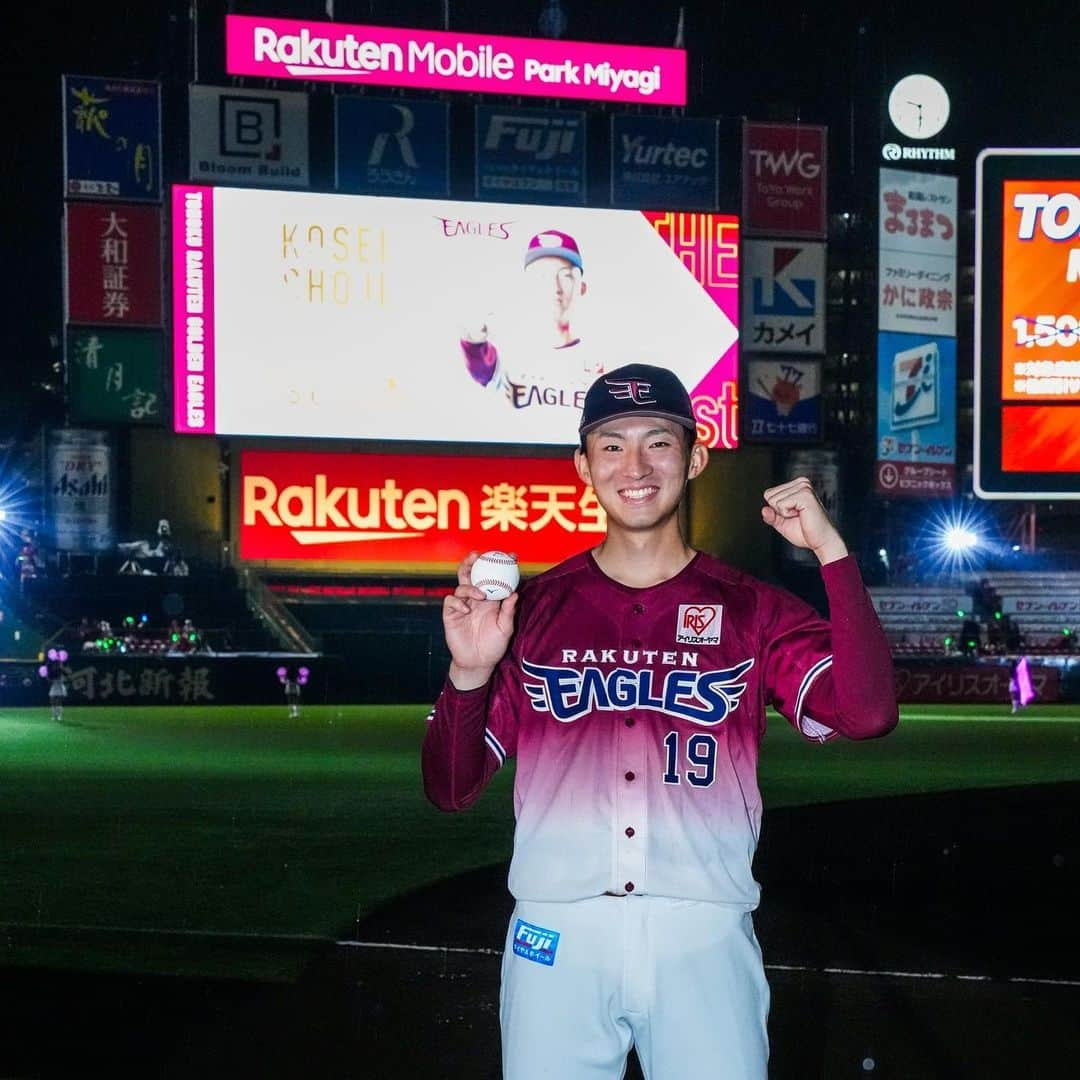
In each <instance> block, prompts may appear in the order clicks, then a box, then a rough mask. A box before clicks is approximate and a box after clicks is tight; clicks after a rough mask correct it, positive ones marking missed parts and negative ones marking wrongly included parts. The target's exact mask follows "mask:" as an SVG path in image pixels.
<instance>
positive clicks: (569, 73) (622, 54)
mask: <svg viewBox="0 0 1080 1080" xmlns="http://www.w3.org/2000/svg"><path fill="white" fill-rule="evenodd" d="M225 69H226V71H227V72H228V74H230V75H256V76H259V77H261V78H264V79H309V80H313V81H318V82H326V81H330V82H348V83H360V84H363V85H368V86H401V87H412V88H416V89H426V90H463V91H466V92H468V93H473V94H477V93H479V94H513V95H519V94H520V95H529V96H534V97H547V98H577V99H584V100H590V101H624V102H636V103H638V104H645V105H685V104H686V51H685V50H684V49H666V48H665V49H661V48H651V47H650V48H643V47H639V46H636V45H606V44H599V43H588V42H580V41H560V40H554V39H543V38H540V39H534V38H517V37H502V36H498V35H493V34H456V33H450V32H445V31H434V30H423V29H412V28H409V29H405V28H397V27H389V26H350V25H348V24H345V23H334V22H312V21H308V20H306V19H275V18H263V17H261V16H249V15H227V16H226V17H225Z"/></svg>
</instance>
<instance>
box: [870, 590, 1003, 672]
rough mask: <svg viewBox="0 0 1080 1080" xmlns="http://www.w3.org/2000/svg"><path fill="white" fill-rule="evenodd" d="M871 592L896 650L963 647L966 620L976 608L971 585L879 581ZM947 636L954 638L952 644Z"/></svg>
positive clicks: (933, 651)
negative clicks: (892, 583) (881, 583)
mask: <svg viewBox="0 0 1080 1080" xmlns="http://www.w3.org/2000/svg"><path fill="white" fill-rule="evenodd" d="M869 592H870V598H871V600H872V601H873V604H874V610H875V611H876V612H877V614H878V618H879V619H880V620H881V625H882V627H883V628H884V630H885V634H886V636H887V637H888V639H889V644H890V645H891V646H892V649H893V652H894V654H896V655H904V656H923V655H927V656H943V655H945V654H946V653H947V652H949V651H956V652H959V651H961V641H960V639H961V631H962V630H963V628H964V620H965V619H966V618H970V617H971V616H972V614H973V612H974V609H975V601H974V596H973V593H972V591H971V589H970V587H968V586H965V585H963V584H961V585H937V586H934V585H892V586H887V585H878V586H874V587H873V588H871V589H870V590H869ZM958 612H963V613H964V614H963V615H960V614H958ZM946 639H951V642H950V644H949V645H947V644H946ZM981 644H982V641H981V638H980V641H979V645H980V646H981Z"/></svg>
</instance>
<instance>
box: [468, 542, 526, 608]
mask: <svg viewBox="0 0 1080 1080" xmlns="http://www.w3.org/2000/svg"><path fill="white" fill-rule="evenodd" d="M469 578H470V580H471V581H472V583H473V584H474V585H475V586H476V587H477V588H478V589H479V590H480V591H481V592H482V593H483V594H484V596H485V597H486V598H487V599H488V600H505V599H506V598H507V597H508V596H509V595H510V594H511V593H512V592H513V591H514V590H515V589H516V588H517V587H518V582H519V581H520V580H521V575H520V574H519V573H518V564H517V559H515V558H514V556H513V555H507V554H506V552H505V551H485V552H484V554H483V555H480V556H478V557H477V560H476V562H474V563H473V565H472V570H471V571H470V574H469Z"/></svg>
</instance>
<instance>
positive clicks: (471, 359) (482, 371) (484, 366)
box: [461, 339, 499, 386]
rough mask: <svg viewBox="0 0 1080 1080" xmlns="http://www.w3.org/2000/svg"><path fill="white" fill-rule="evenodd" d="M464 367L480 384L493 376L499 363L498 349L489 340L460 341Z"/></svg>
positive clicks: (485, 382)
mask: <svg viewBox="0 0 1080 1080" xmlns="http://www.w3.org/2000/svg"><path fill="white" fill-rule="evenodd" d="M461 352H462V355H463V356H464V358H465V368H466V370H467V371H468V372H469V374H470V375H471V376H472V377H473V379H475V380H476V382H478V383H479V384H480V385H481V386H487V385H488V384H489V383H490V382H491V380H492V379H493V378H494V377H495V374H496V371H497V370H498V365H499V350H498V349H496V348H495V346H494V345H492V344H491V342H490V341H465V340H464V339H462V341H461Z"/></svg>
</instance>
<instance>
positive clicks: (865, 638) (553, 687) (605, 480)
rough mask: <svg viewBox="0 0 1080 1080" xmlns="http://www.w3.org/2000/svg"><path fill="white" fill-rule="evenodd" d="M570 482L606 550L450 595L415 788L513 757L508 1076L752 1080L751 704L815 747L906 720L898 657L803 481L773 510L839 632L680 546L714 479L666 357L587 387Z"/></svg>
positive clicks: (438, 788) (763, 995)
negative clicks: (695, 488) (697, 494)
mask: <svg viewBox="0 0 1080 1080" xmlns="http://www.w3.org/2000/svg"><path fill="white" fill-rule="evenodd" d="M580 432H581V447H580V449H578V450H577V451H576V452H575V465H576V468H577V472H578V476H579V477H580V478H581V480H582V481H584V482H585V483H587V484H591V485H592V487H593V488H594V489H595V491H596V495H597V498H598V499H599V500H600V502H601V504H602V505H603V507H604V509H605V510H606V511H607V515H608V531H607V534H606V537H605V539H604V540H603V542H602V543H601V544H600V545H599V546H598V547H597V548H595V549H593V550H591V551H586V552H583V553H581V554H579V555H576V556H574V557H573V558H570V559H568V560H567V561H565V562H563V563H561V564H560V565H558V566H556V567H554V568H553V569H551V570H549V571H547V572H546V573H544V574H541V575H539V576H537V577H535V578H533V579H532V580H530V581H528V582H526V583H525V584H524V585H523V586H522V587H521V589H520V591H519V592H517V593H514V594H512V595H511V596H510V597H508V598H507V599H506V600H503V601H490V600H484V599H483V596H482V594H481V593H480V591H479V590H478V589H476V588H475V587H473V586H472V585H470V584H469V569H470V567H471V565H472V562H473V561H474V560H475V554H473V555H470V556H469V557H468V558H466V559H465V561H464V562H463V563H462V564H461V566H460V568H459V572H458V581H459V584H458V587H457V589H456V590H455V592H454V594H453V595H452V596H449V597H447V598H446V601H445V604H444V609H443V623H444V629H445V633H446V640H447V645H448V647H449V651H450V655H451V665H450V670H449V674H448V678H447V681H446V685H445V687H444V689H443V692H442V694H441V695H440V697H439V699H438V701H437V703H436V706H435V709H434V710H433V713H432V719H431V722H430V725H429V727H428V730H427V733H426V736H425V740H424V746H423V754H422V759H423V775H424V784H425V790H426V792H427V794H428V797H429V798H430V799H431V800H432V802H434V803H435V804H436V805H437V806H438V807H440V808H441V809H443V810H462V809H464V808H466V807H468V806H470V805H471V804H472V803H473V802H475V801H476V799H477V798H478V797H479V796H480V794H481V792H482V791H483V789H484V786H485V785H486V784H487V783H488V781H489V780H490V779H491V777H492V776H493V775H494V773H495V772H496V771H497V770H498V769H499V768H500V766H502V765H503V764H504V763H505V761H506V759H507V758H509V757H511V756H514V755H516V757H517V770H516V774H515V787H514V806H515V814H516V819H517V823H516V830H515V835H514V852H513V859H512V862H511V866H510V878H509V886H510V891H511V892H512V893H513V895H514V897H515V899H516V906H515V908H514V913H513V915H512V916H511V919H510V925H509V928H508V932H507V938H506V948H505V952H504V955H503V964H502V991H501V1000H500V1021H501V1025H502V1049H503V1069H504V1076H505V1077H507V1078H509V1080H534V1078H540V1077H548V1078H559V1080H566V1078H571V1077H572V1078H574V1080H580V1078H586V1077H590V1078H601V1077H612V1078H616V1077H621V1076H623V1071H624V1069H625V1067H626V1058H627V1054H628V1052H629V1049H630V1047H631V1045H634V1046H636V1049H637V1054H638V1059H639V1061H640V1062H641V1065H642V1068H643V1070H644V1073H645V1076H646V1077H648V1078H649V1080H691V1078H697V1077H709V1078H714V1077H720V1078H727V1080H754V1078H763V1077H765V1075H766V1067H767V1060H768V1041H767V1035H766V1018H767V1014H768V1004H769V990H768V985H767V983H766V981H765V975H764V969H763V965H762V960H761V953H760V950H759V948H758V943H757V940H756V938H755V936H754V929H753V924H752V915H751V913H752V912H753V910H754V908H755V907H756V906H757V903H758V892H759V890H758V885H757V883H756V882H755V880H754V878H753V875H752V873H751V861H752V859H753V855H754V850H755V848H756V845H757V840H758V833H759V830H760V825H761V810H762V807H761V796H760V794H759V792H758V787H757V776H756V773H757V755H758V747H759V744H760V742H761V738H762V734H763V731H764V728H765V706H766V705H773V706H775V707H776V708H777V709H778V710H779V711H780V713H782V714H783V715H784V716H785V717H786V718H787V720H788V721H789V722H790V723H791V724H793V725H794V726H795V727H796V728H797V729H798V730H799V731H800V732H801V733H802V734H803V735H804V736H805V737H806V738H807V739H809V740H811V741H815V742H825V741H827V740H829V739H831V738H833V737H834V736H836V735H844V736H847V737H849V738H854V739H866V738H874V737H876V736H879V735H884V734H886V733H887V732H889V731H890V730H892V728H893V727H894V726H895V724H896V722H897V708H896V700H895V696H894V692H893V671H892V661H891V657H890V655H889V648H888V643H887V641H886V639H885V635H884V632H883V631H882V629H881V625H880V624H879V622H878V620H877V617H876V615H875V613H874V610H873V607H872V605H871V603H870V601H869V599H868V597H867V594H866V590H865V589H864V587H863V584H862V580H861V578H860V575H859V571H858V568H857V566H856V564H855V561H854V559H853V558H852V556H850V555H849V554H848V551H847V548H846V547H845V545H844V542H843V540H842V539H841V537H840V535H839V534H838V533H837V531H836V529H835V527H834V526H833V524H832V523H831V521H830V520H829V518H828V516H827V514H826V513H825V511H824V509H823V508H822V506H821V504H820V502H819V501H818V500H817V498H816V496H815V495H814V492H813V489H812V488H811V486H810V483H809V481H807V480H806V479H804V478H800V479H797V480H792V481H790V482H788V483H784V484H781V485H779V486H777V487H773V488H770V489H769V490H768V491H766V492H765V496H764V500H765V505H764V506H763V507H762V508H761V516H762V519H763V521H764V522H765V524H766V525H770V526H772V527H773V528H774V529H776V530H777V531H778V532H779V533H780V534H781V535H782V536H783V537H784V538H785V539H786V540H788V541H789V542H790V543H792V544H794V545H796V546H798V547H804V548H809V549H810V550H811V551H812V552H813V553H814V554H815V555H816V556H817V558H818V560H819V562H820V564H821V568H822V571H821V572H822V576H823V578H824V583H825V587H826V590H827V594H828V599H829V605H830V614H831V618H830V619H829V620H825V619H822V618H821V617H820V616H819V615H818V614H817V613H816V612H815V611H814V610H813V609H812V608H811V607H810V606H809V605H807V604H805V603H803V602H802V601H801V600H799V599H798V598H796V597H794V596H792V595H791V594H789V593H787V592H785V591H784V590H782V589H779V588H776V587H774V586H771V585H768V584H765V583H763V582H760V581H757V580H755V579H753V578H751V577H749V576H747V575H746V574H743V573H741V572H740V571H738V570H735V569H733V568H731V567H729V566H726V565H724V564H723V563H721V562H720V561H719V560H717V559H715V558H713V557H712V556H710V555H707V554H705V553H703V552H698V551H695V550H693V549H692V548H691V547H690V546H689V545H688V543H687V541H686V539H685V537H684V536H683V533H682V530H681V526H680V519H679V506H680V504H681V502H682V499H683V495H684V493H685V490H686V486H687V483H688V482H689V481H690V480H692V479H693V478H694V477H695V476H698V475H699V474H700V473H701V471H702V470H703V469H704V468H705V465H706V462H707V459H708V452H707V450H706V448H705V447H704V446H703V445H701V444H700V443H698V442H696V441H695V440H696V425H695V421H694V415H693V411H692V408H691V402H690V398H689V395H688V394H687V392H686V390H685V388H684V387H683V386H682V384H681V383H680V382H679V380H678V379H677V378H676V377H675V376H674V375H673V374H672V373H671V372H670V371H667V370H666V369H663V368H656V367H652V366H650V365H644V364H632V365H628V366H625V367H621V368H619V369H617V370H615V371H612V372H610V374H608V375H604V376H601V377H600V378H599V379H597V380H596V381H595V383H594V384H593V385H592V386H591V387H590V389H589V391H588V394H587V396H586V399H585V406H584V410H583V413H582V418H581V426H580Z"/></svg>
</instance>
